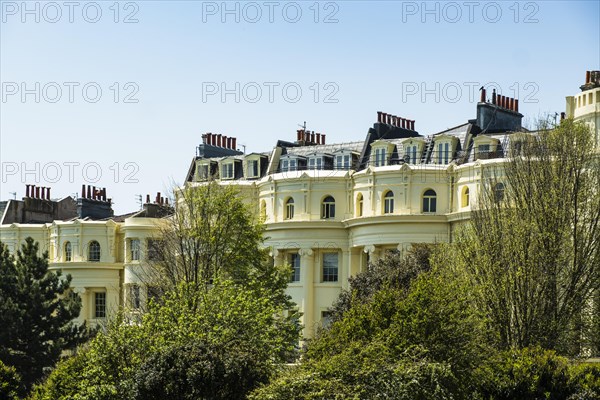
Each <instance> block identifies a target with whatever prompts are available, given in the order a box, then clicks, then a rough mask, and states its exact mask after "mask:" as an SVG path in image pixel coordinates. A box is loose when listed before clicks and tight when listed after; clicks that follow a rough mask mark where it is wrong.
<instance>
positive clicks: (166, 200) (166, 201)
mask: <svg viewBox="0 0 600 400" xmlns="http://www.w3.org/2000/svg"><path fill="white" fill-rule="evenodd" d="M165 205H167V206H168V205H169V198H168V197H167V198H166V199H165Z"/></svg>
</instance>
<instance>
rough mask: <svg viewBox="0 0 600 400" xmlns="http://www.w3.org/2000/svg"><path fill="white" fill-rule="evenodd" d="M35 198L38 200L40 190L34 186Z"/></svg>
mask: <svg viewBox="0 0 600 400" xmlns="http://www.w3.org/2000/svg"><path fill="white" fill-rule="evenodd" d="M35 198H36V199H39V198H40V188H39V187H37V186H35Z"/></svg>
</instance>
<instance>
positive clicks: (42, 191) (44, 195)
mask: <svg viewBox="0 0 600 400" xmlns="http://www.w3.org/2000/svg"><path fill="white" fill-rule="evenodd" d="M45 197H46V188H45V187H43V186H40V199H42V200H44V198H45Z"/></svg>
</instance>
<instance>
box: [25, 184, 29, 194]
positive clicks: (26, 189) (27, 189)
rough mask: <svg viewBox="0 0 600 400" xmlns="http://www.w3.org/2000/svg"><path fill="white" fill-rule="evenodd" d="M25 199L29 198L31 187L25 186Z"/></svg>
mask: <svg viewBox="0 0 600 400" xmlns="http://www.w3.org/2000/svg"><path fill="white" fill-rule="evenodd" d="M25 197H29V185H28V184H25Z"/></svg>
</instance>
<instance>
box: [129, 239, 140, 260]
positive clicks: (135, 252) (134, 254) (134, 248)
mask: <svg viewBox="0 0 600 400" xmlns="http://www.w3.org/2000/svg"><path fill="white" fill-rule="evenodd" d="M129 245H130V246H131V261H139V260H140V240H139V239H131V240H130V241H129Z"/></svg>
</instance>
